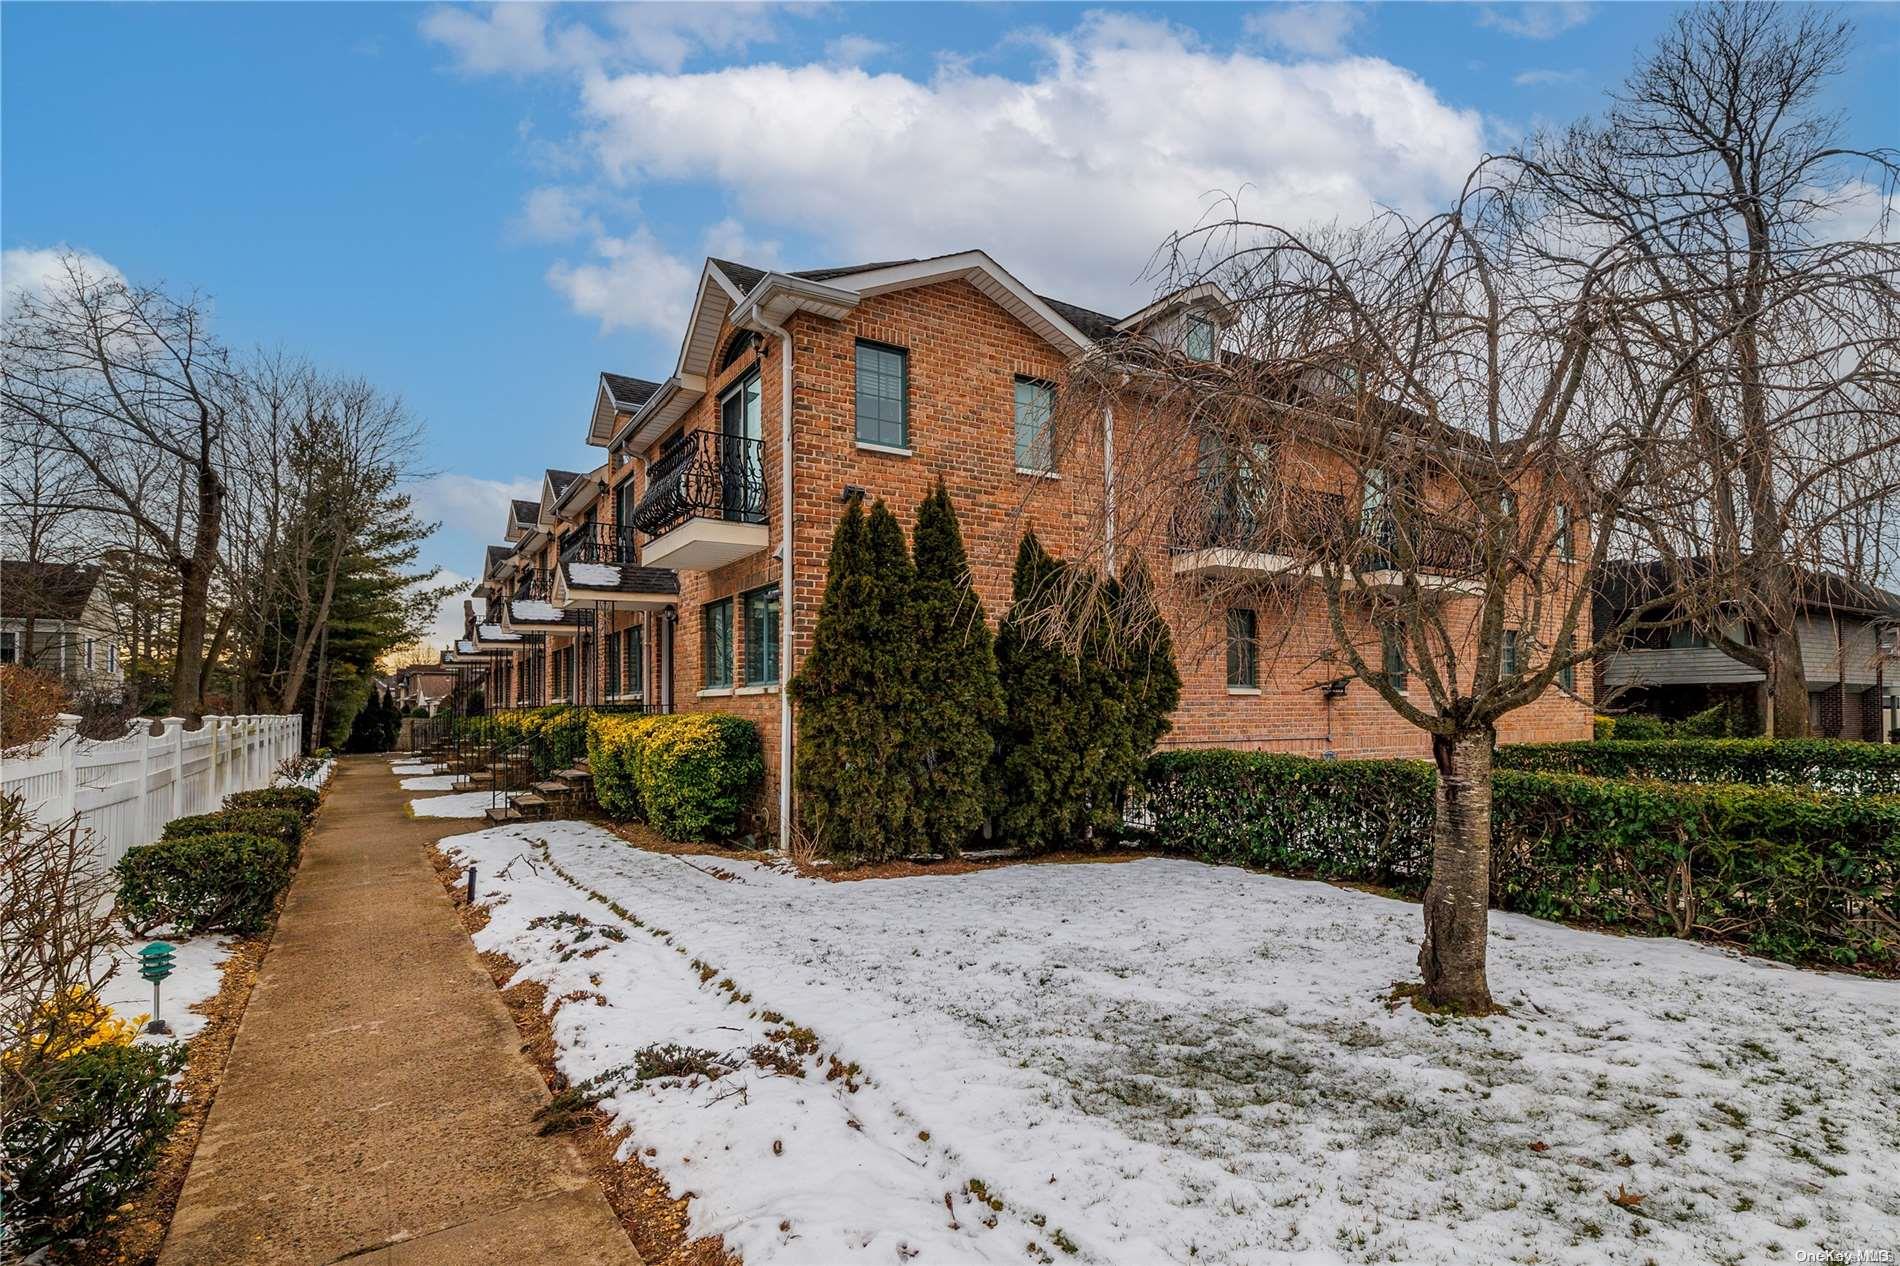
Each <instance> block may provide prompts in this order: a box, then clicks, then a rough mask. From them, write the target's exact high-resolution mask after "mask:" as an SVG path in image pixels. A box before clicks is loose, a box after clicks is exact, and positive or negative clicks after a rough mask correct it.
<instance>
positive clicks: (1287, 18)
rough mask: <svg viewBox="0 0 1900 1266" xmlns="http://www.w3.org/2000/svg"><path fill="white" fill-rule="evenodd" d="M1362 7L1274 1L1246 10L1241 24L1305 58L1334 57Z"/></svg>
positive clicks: (1265, 39)
mask: <svg viewBox="0 0 1900 1266" xmlns="http://www.w3.org/2000/svg"><path fill="white" fill-rule="evenodd" d="M1364 16H1365V10H1364V9H1363V8H1361V7H1359V6H1358V5H1356V4H1345V3H1339V2H1337V0H1335V2H1333V3H1318V4H1276V5H1273V6H1272V7H1270V8H1266V9H1257V10H1255V11H1254V12H1252V13H1249V14H1248V15H1247V17H1246V19H1245V20H1244V22H1243V23H1242V25H1243V26H1244V27H1245V28H1246V30H1247V33H1248V34H1250V35H1253V36H1255V37H1256V38H1258V39H1261V40H1263V41H1265V42H1266V43H1267V44H1269V45H1273V46H1275V47H1278V48H1283V49H1285V50H1286V51H1288V52H1289V53H1298V54H1302V55H1305V56H1309V57H1337V56H1338V55H1339V54H1341V53H1343V52H1344V51H1345V48H1346V37H1347V36H1349V35H1351V34H1352V32H1353V30H1354V29H1355V28H1357V27H1358V25H1359V22H1360V20H1361V19H1362V18H1363V17H1364Z"/></svg>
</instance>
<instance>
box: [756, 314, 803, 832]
mask: <svg viewBox="0 0 1900 1266" xmlns="http://www.w3.org/2000/svg"><path fill="white" fill-rule="evenodd" d="M755 319H756V320H757V322H758V324H759V327H760V328H761V329H763V330H764V331H765V332H766V333H768V334H775V335H777V336H778V343H779V366H778V371H779V389H778V408H779V431H778V458H779V506H780V511H779V512H780V514H781V515H782V516H783V526H782V527H781V529H780V531H779V540H778V552H779V582H778V593H779V599H778V640H779V667H778V847H779V851H780V852H781V853H784V852H789V851H791V845H792V630H793V628H794V627H795V626H796V621H795V620H794V619H793V613H792V336H791V334H790V333H788V332H787V331H786V329H785V327H784V326H782V325H774V324H772V322H770V321H768V320H766V319H765V314H764V313H763V312H761V313H759V314H758V315H757V317H756V318H755Z"/></svg>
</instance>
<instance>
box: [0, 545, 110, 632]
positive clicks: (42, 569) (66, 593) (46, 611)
mask: <svg viewBox="0 0 1900 1266" xmlns="http://www.w3.org/2000/svg"><path fill="white" fill-rule="evenodd" d="M98 583H99V569H98V568H97V567H86V566H82V565H80V564H78V563H29V562H25V561H23V560H18V559H11V558H9V559H0V609H4V610H5V611H6V614H7V618H8V619H10V620H77V619H79V617H80V616H81V615H83V614H84V613H85V610H86V603H87V602H88V601H90V600H91V598H92V591H93V588H94V587H95V586H96V585H98Z"/></svg>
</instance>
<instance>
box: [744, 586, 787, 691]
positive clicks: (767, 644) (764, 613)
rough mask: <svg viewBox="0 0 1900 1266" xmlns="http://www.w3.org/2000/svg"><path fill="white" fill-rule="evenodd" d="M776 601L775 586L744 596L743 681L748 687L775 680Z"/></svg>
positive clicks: (776, 661) (776, 659) (777, 627)
mask: <svg viewBox="0 0 1900 1266" xmlns="http://www.w3.org/2000/svg"><path fill="white" fill-rule="evenodd" d="M778 621H779V598H778V587H777V586H776V585H774V586H771V587H769V588H765V589H754V590H753V591H752V592H751V593H749V594H747V595H746V596H745V679H746V684H747V685H749V686H760V685H766V684H769V683H772V682H776V681H777V680H778V676H779V674H778V651H779V646H778V638H779V622H778Z"/></svg>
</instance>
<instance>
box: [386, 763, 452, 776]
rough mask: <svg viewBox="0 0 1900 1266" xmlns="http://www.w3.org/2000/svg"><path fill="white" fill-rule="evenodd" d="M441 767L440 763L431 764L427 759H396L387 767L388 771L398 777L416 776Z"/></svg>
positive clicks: (429, 772)
mask: <svg viewBox="0 0 1900 1266" xmlns="http://www.w3.org/2000/svg"><path fill="white" fill-rule="evenodd" d="M441 768H442V767H441V766H440V765H432V764H430V763H428V762H427V761H422V762H417V761H398V762H396V763H395V764H393V765H391V766H390V767H389V772H390V773H392V774H394V775H396V777H398V778H417V777H422V776H424V775H428V774H433V773H435V772H436V771H437V770H438V769H441Z"/></svg>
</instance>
